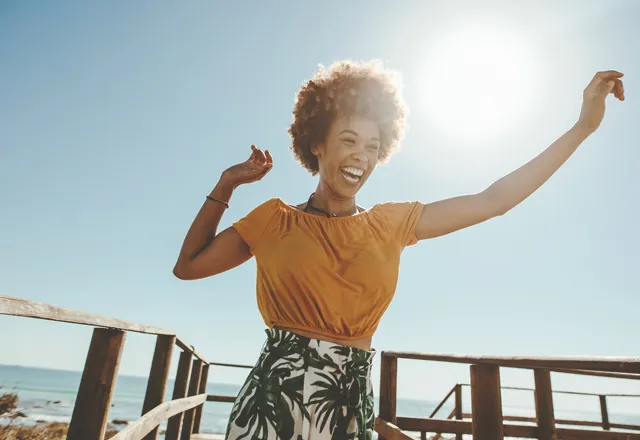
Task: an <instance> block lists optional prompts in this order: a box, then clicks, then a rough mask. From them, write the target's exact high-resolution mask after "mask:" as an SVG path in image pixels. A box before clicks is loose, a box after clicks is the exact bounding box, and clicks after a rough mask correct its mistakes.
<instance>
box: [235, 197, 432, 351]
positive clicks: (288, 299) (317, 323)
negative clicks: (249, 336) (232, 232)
mask: <svg viewBox="0 0 640 440" xmlns="http://www.w3.org/2000/svg"><path fill="white" fill-rule="evenodd" d="M423 206H424V205H423V204H422V203H420V202H411V203H410V202H393V203H383V204H379V205H376V206H374V207H373V208H371V209H370V210H367V211H364V212H361V213H359V214H356V215H353V216H350V217H324V216H319V215H314V214H310V213H307V212H304V211H301V210H299V209H297V208H294V207H292V206H289V205H288V204H286V203H285V202H283V201H282V200H280V199H279V198H274V199H271V200H269V201H267V202H265V203H263V204H262V205H260V206H258V207H257V208H256V209H254V210H253V211H251V212H250V213H249V214H248V215H247V216H246V217H244V218H243V219H241V220H239V221H238V222H236V223H234V224H233V226H234V227H235V229H236V230H237V231H238V233H239V234H240V236H242V238H243V239H244V241H245V242H246V243H247V244H248V245H249V248H250V250H251V253H252V254H253V255H254V256H255V257H256V263H257V268H258V274H257V297H258V308H259V309H260V313H261V314H262V317H263V319H264V322H265V324H266V325H267V326H268V327H273V326H274V325H279V326H283V327H290V328H294V329H300V330H307V331H311V332H315V333H319V334H324V335H327V336H330V337H336V338H341V339H360V338H364V337H369V336H373V334H374V332H375V330H376V328H377V327H378V323H379V322H380V319H381V318H382V315H383V314H384V312H385V310H386V309H387V307H388V306H389V304H390V303H391V300H392V299H393V295H394V293H395V290H396V284H397V281H398V270H399V265H400V254H401V253H402V250H403V249H404V248H405V246H410V245H413V244H415V243H416V242H417V241H418V240H417V239H416V235H415V229H416V225H417V223H418V220H419V219H420V214H421V213H422V207H423Z"/></svg>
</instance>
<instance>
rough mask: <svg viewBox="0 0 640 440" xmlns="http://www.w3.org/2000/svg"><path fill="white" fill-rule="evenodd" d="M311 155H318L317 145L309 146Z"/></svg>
mask: <svg viewBox="0 0 640 440" xmlns="http://www.w3.org/2000/svg"><path fill="white" fill-rule="evenodd" d="M311 153H313V155H314V156H317V155H318V145H312V146H311Z"/></svg>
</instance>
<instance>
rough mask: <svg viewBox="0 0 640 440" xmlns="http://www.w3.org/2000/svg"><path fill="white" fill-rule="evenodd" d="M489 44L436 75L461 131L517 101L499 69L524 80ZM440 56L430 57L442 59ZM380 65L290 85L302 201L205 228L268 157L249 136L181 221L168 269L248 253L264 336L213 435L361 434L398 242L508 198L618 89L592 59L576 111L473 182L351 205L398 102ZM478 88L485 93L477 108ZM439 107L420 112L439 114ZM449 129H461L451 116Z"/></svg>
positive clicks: (284, 439) (291, 439)
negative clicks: (423, 198)
mask: <svg viewBox="0 0 640 440" xmlns="http://www.w3.org/2000/svg"><path fill="white" fill-rule="evenodd" d="M477 43H478V41H476V44H477ZM450 47H453V46H450ZM478 47H479V48H484V46H482V45H480V46H478ZM500 47H506V46H500ZM499 53H500V52H499V51H496V50H494V51H492V52H486V53H485V56H482V52H481V51H476V53H474V54H473V56H472V57H471V58H465V59H466V60H470V61H473V62H478V63H480V64H483V63H484V64H486V63H488V64H486V66H485V67H486V68H485V69H484V70H482V69H480V71H481V72H482V75H480V77H479V78H478V77H477V76H473V77H470V82H467V83H463V84H462V85H461V86H456V84H453V83H452V84H451V87H448V88H446V87H443V88H442V90H443V91H444V94H443V95H442V100H441V103H442V104H444V103H447V102H449V99H450V97H453V98H454V100H453V103H454V106H452V107H448V108H449V109H450V110H451V112H453V111H454V110H457V108H456V107H455V104H456V100H455V98H456V97H458V99H459V100H461V104H464V106H463V108H468V106H467V104H469V102H471V103H472V104H474V105H475V106H476V110H477V114H469V113H468V112H467V113H466V116H467V117H468V119H467V120H466V121H465V123H466V126H467V127H468V128H469V131H475V133H474V135H477V134H478V133H477V132H478V131H480V130H481V129H482V130H485V132H486V130H487V129H489V128H498V127H500V126H501V124H502V123H503V121H504V117H503V116H502V115H503V114H505V113H508V114H510V115H513V109H505V106H507V105H508V104H513V105H514V106H515V104H518V105H524V103H522V104H521V103H519V102H517V98H518V96H519V95H517V93H516V92H517V91H518V87H517V86H518V84H519V83H518V81H516V82H509V81H507V80H504V81H502V78H501V77H500V75H504V77H505V78H510V79H512V80H513V79H519V80H524V79H526V78H525V77H524V76H517V74H518V71H516V70H513V71H511V72H510V71H509V69H508V67H514V69H515V66H518V68H520V67H522V66H520V65H518V64H503V65H502V66H503V67H502V68H501V69H500V68H496V67H495V66H493V65H492V64H491V59H489V60H487V59H486V58H487V55H488V54H493V56H494V58H492V59H493V61H494V62H498V61H501V56H499V55H497V54H499ZM460 54H462V55H465V56H466V55H467V52H460ZM478 55H479V56H478ZM507 55H508V56H507ZM507 55H505V58H509V57H510V56H511V55H509V54H507ZM514 56H515V55H514ZM453 59H455V58H447V57H444V62H445V65H449V66H450V64H446V63H447V62H448V61H447V60H453ZM509 59H511V61H513V59H512V58H509ZM459 66H460V69H458V70H456V72H457V73H459V74H464V72H465V71H466V70H465V69H466V65H465V64H464V63H463V64H460V65H459ZM505 66H507V67H505ZM456 72H453V73H456ZM523 72H527V71H526V70H524V71H523ZM523 72H520V73H521V74H522V75H524V73H523ZM393 77H394V75H392V74H391V72H389V71H388V70H386V69H385V68H384V67H383V66H382V65H381V63H378V62H370V63H355V62H348V61H343V62H337V63H335V64H333V65H332V66H331V67H329V68H328V69H324V68H322V69H320V71H319V72H317V73H316V74H315V75H314V77H313V78H312V79H310V80H309V81H307V82H305V83H304V84H303V85H302V87H301V88H300V90H299V92H298V94H297V96H296V101H295V104H294V109H293V123H292V124H291V127H290V129H289V134H290V135H291V140H292V144H291V149H292V150H293V152H294V155H295V157H296V159H297V160H298V161H299V162H300V164H301V165H302V166H303V167H304V168H306V169H307V170H308V171H309V172H310V173H311V174H313V175H317V176H318V183H317V187H316V190H315V192H313V193H312V194H311V196H310V197H309V199H308V201H307V202H306V203H302V204H300V205H297V206H293V205H290V204H288V203H285V202H283V201H282V200H281V199H279V198H272V199H270V200H267V201H266V202H264V203H262V204H261V205H259V206H257V207H256V208H254V209H253V210H252V211H250V212H249V213H248V214H247V215H246V216H245V217H243V218H241V219H240V220H238V221H237V222H235V223H233V225H232V226H231V227H229V228H227V229H225V230H224V231H222V232H221V233H217V228H218V224H219V222H220V219H221V218H222V214H223V212H224V210H226V209H227V208H228V207H229V200H230V198H231V195H232V193H233V191H234V190H235V188H237V187H238V186H239V185H242V184H247V183H252V182H255V181H257V180H260V179H262V178H263V177H264V176H265V175H266V174H267V173H268V172H269V171H270V170H271V169H272V167H273V158H272V157H271V154H269V152H268V151H265V152H263V151H262V150H261V149H259V148H257V147H255V146H253V148H252V153H251V156H250V157H249V159H248V160H246V161H245V162H242V163H240V164H237V165H234V166H232V167H230V168H228V169H227V170H225V171H224V172H223V173H222V176H221V177H220V180H219V181H218V184H217V185H216V187H215V188H214V189H213V191H211V193H210V194H209V196H207V198H206V200H207V201H206V202H205V204H204V205H203V206H202V208H201V210H200V212H199V213H198V216H197V217H196V219H195V220H194V221H193V224H192V225H191V228H190V229H189V232H188V233H187V237H186V238H185V241H184V244H183V247H182V249H181V251H180V256H179V257H178V261H177V262H176V266H175V268H174V274H175V275H176V276H177V277H179V278H181V279H198V278H205V277H208V276H212V275H217V274H219V273H222V272H224V271H226V270H229V269H232V268H234V267H236V266H239V265H240V264H242V263H244V262H246V261H247V260H249V259H250V258H251V257H255V258H256V265H257V283H256V285H257V292H256V296H257V299H258V308H259V310H260V312H261V314H262V317H263V319H264V322H265V325H266V326H267V327H268V329H267V342H266V343H265V345H264V346H263V350H262V352H261V354H260V356H259V358H258V360H257V362H256V364H255V367H254V368H253V369H252V370H251V373H250V374H249V376H248V377H247V379H246V381H245V384H244V385H243V387H242V389H241V391H240V393H239V394H238V398H237V399H236V401H235V403H234V406H233V410H232V412H231V417H230V418H229V423H228V425H227V435H226V437H225V438H226V439H227V440H240V439H247V438H262V439H265V440H310V439H314V440H334V439H335V440H342V439H345V438H352V439H358V440H372V438H373V430H374V426H375V414H374V395H373V386H372V381H371V365H372V361H373V358H374V356H375V353H376V351H375V350H374V349H372V347H371V341H372V337H373V335H374V333H375V331H376V329H377V327H378V324H379V323H380V320H381V319H382V316H383V315H384V313H385V311H386V310H387V308H388V306H389V305H390V304H391V301H392V299H393V297H394V294H395V289H396V286H397V283H398V276H399V267H400V256H401V254H402V252H403V250H404V249H405V248H406V247H407V246H412V245H415V244H416V243H417V242H418V241H420V240H426V239H428V238H434V237H438V236H441V235H445V234H449V233H452V232H455V231H458V230H460V229H464V228H467V227H469V226H472V225H475V224H478V223H481V222H483V221H486V220H488V219H490V218H493V217H496V216H499V215H503V214H505V213H506V212H507V211H509V210H511V209H512V208H514V207H515V206H516V205H518V204H519V203H520V202H522V201H523V200H524V199H526V198H527V197H528V196H529V195H531V194H532V193H533V192H534V191H536V190H537V189H538V188H539V187H540V185H542V184H543V183H544V182H545V181H547V180H548V179H549V178H550V177H551V176H552V175H553V174H554V173H555V172H556V171H557V170H558V168H559V167H560V166H561V165H562V164H563V163H564V162H565V161H566V160H567V159H568V158H569V156H571V154H573V152H574V151H575V150H576V149H577V148H578V146H579V145H580V144H581V143H582V142H583V141H584V140H585V139H586V138H587V137H588V136H589V135H590V134H591V133H592V132H593V131H595V130H596V129H597V128H598V126H599V125H600V122H601V121H602V118H603V116H604V109H605V105H604V102H605V98H606V97H607V95H609V94H614V95H615V97H616V98H618V99H620V100H623V99H624V87H623V85H622V81H621V79H620V78H622V73H619V72H615V71H607V72H599V73H598V74H597V75H596V76H595V77H594V79H593V81H592V82H591V84H589V86H587V88H586V89H585V92H584V100H583V105H582V110H581V114H580V119H579V121H578V122H576V124H575V125H574V126H573V127H572V128H571V129H570V130H569V131H567V132H566V133H565V134H564V135H563V136H561V137H560V138H559V139H558V140H557V141H555V142H554V143H553V144H552V145H550V146H549V147H548V148H547V149H546V150H545V151H543V152H542V153H541V154H540V155H538V156H537V157H536V158H534V159H532V160H531V161H529V162H528V163H526V164H525V165H523V166H522V167H520V168H519V169H517V170H516V171H513V172H512V173H510V174H508V175H506V176H504V177H503V178H501V179H500V180H498V181H496V182H495V183H494V184H492V185H491V186H490V187H488V188H487V189H485V190H484V191H482V192H479V193H476V194H471V195H467V196H459V197H453V198H449V199H445V200H441V201H437V202H432V203H427V204H425V203H423V202H420V201H413V202H408V201H389V202H381V203H378V204H376V205H375V206H373V207H371V208H370V209H361V208H360V207H359V206H358V205H357V204H356V195H357V194H358V192H359V191H360V189H362V186H363V185H364V183H365V182H366V181H367V179H368V177H369V176H370V175H371V173H372V172H373V171H374V170H375V168H376V165H377V164H379V163H382V162H384V161H386V160H387V159H388V158H389V157H390V156H391V154H392V153H393V152H394V151H395V150H396V149H397V147H398V145H399V143H400V141H401V139H402V137H403V133H404V126H405V116H406V108H405V105H404V100H403V99H402V95H401V93H400V87H399V86H398V85H397V84H396V83H395V82H394V80H393ZM497 77H498V79H496V78H497ZM451 78H453V79H454V80H455V78H459V79H460V78H462V79H464V78H465V76H464V75H463V76H458V77H456V76H455V75H453V74H452V75H443V76H442V81H445V80H447V81H448V80H450V79H451ZM471 80H473V81H471ZM438 85H439V86H442V84H438ZM445 85H446V84H445ZM474 86H477V89H476V88H475V87H474ZM496 89H497V91H496ZM460 90H462V92H460ZM465 91H466V92H467V95H469V96H465V95H464V93H465ZM462 98H465V99H464V100H463V99H462ZM471 98H472V100H471V101H470V99H471ZM496 99H498V101H497V102H496ZM512 99H516V100H515V101H512ZM500 100H502V101H500ZM485 101H491V102H493V103H494V104H493V106H492V107H487V105H488V104H487V102H485ZM435 102H437V100H436V101H435ZM516 107H517V106H516ZM443 110H444V109H443ZM471 110H472V111H473V110H474V107H473V106H472V107H471ZM491 110H493V112H492V111H491ZM451 112H449V115H451V114H452V113H451ZM443 115H447V112H444V111H442V112H439V113H438V112H436V113H434V116H436V117H440V118H441V120H442V121H447V119H446V118H445V119H442V118H443ZM462 115H465V113H464V112H463V113H462ZM456 116H458V115H457V114H456ZM492 118H495V119H492ZM456 121H457V119H456ZM478 121H479V122H478ZM451 128H452V133H453V132H455V133H459V132H460V131H461V130H459V129H457V127H456V126H455V124H453V123H452V125H451ZM454 128H455V129H456V130H453V129H454ZM390 183H391V184H393V182H390ZM227 330H228V331H229V334H230V335H232V334H233V331H234V329H233V328H229V329H227Z"/></svg>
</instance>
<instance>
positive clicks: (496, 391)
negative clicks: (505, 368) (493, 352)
mask: <svg viewBox="0 0 640 440" xmlns="http://www.w3.org/2000/svg"><path fill="white" fill-rule="evenodd" d="M471 414H472V429H473V440H504V431H503V426H502V422H503V420H502V398H501V394H500V368H499V367H497V366H495V365H486V364H480V365H472V366H471Z"/></svg>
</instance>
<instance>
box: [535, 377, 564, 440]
mask: <svg viewBox="0 0 640 440" xmlns="http://www.w3.org/2000/svg"><path fill="white" fill-rule="evenodd" d="M533 375H534V379H535V384H536V390H535V400H536V418H537V419H538V440H557V439H558V433H557V432H556V423H555V417H554V414H553V394H552V392H551V373H550V372H549V370H540V369H536V370H533Z"/></svg>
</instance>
